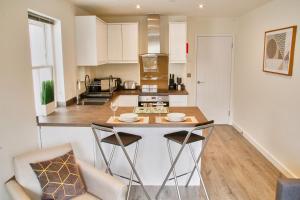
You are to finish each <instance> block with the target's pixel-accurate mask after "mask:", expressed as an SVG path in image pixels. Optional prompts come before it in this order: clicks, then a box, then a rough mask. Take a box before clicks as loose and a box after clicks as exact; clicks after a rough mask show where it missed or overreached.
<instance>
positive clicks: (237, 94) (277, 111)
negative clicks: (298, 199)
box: [233, 0, 300, 177]
mask: <svg viewBox="0 0 300 200" xmlns="http://www.w3.org/2000/svg"><path fill="white" fill-rule="evenodd" d="M299 8H300V1H299V0H285V1H282V0H274V1H271V2H270V3H268V4H266V5H264V6H263V7H260V8H258V9H256V10H254V11H252V12H250V13H248V14H246V15H244V16H242V17H241V18H240V19H239V25H238V34H237V38H236V39H237V40H236V53H235V57H236V62H235V69H234V96H233V97H234V104H233V105H234V108H233V109H234V112H233V114H234V116H233V119H234V124H235V125H236V126H238V127H239V128H240V129H241V130H242V131H243V132H244V135H245V136H246V137H247V138H248V139H249V140H250V141H252V142H253V143H254V144H256V147H258V148H259V149H260V150H261V151H262V152H263V153H264V154H265V155H266V156H267V157H268V158H269V159H271V160H273V163H274V164H275V165H276V166H277V167H278V168H280V169H281V170H283V171H284V172H285V174H287V175H294V176H298V177H300V157H299V152H300V133H299V130H300V123H299V119H300V118H299V114H300V104H299V103H300V90H299V86H300V42H299V39H300V37H299V36H300V35H299V31H298V34H297V40H298V41H297V44H296V49H295V63H294V73H293V76H292V77H286V76H282V75H274V74H270V73H265V72H263V71H262V66H263V48H264V32H265V31H268V30H273V29H277V28H283V27H287V26H291V25H298V30H299V25H300V12H299Z"/></svg>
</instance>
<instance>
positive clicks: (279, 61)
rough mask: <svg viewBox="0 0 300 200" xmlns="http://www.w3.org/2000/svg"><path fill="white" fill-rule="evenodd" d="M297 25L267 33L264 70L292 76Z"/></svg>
mask: <svg viewBox="0 0 300 200" xmlns="http://www.w3.org/2000/svg"><path fill="white" fill-rule="evenodd" d="M296 32H297V26H291V27H287V28H282V29H277V30H272V31H267V32H266V33H265V51H264V66H263V71H264V72H270V73H276V74H283V75H287V76H292V74H293V64H294V51H295V43H296Z"/></svg>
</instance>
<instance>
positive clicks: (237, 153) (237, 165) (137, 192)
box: [130, 125, 284, 200]
mask: <svg viewBox="0 0 300 200" xmlns="http://www.w3.org/2000/svg"><path fill="white" fill-rule="evenodd" d="M202 176H203V179H204V182H205V184H206V188H207V191H208V193H209V196H210V200H274V199H275V190H276V182H277V179H278V178H279V177H284V176H283V175H282V174H281V173H280V172H279V171H278V170H277V169H276V168H275V167H274V166H273V165H272V164H271V163H270V162H269V161H268V160H267V159H266V158H265V157H264V156H263V155H262V154H261V153H260V152H258V151H257V150H256V149H255V148H254V147H253V146H252V145H251V144H250V143H249V142H248V141H247V140H246V139H245V138H243V137H242V136H241V135H240V134H239V133H238V132H237V131H236V130H235V129H234V128H233V127H232V126H228V125H219V126H216V127H215V129H214V134H213V135H212V137H211V140H210V141H209V144H208V146H207V148H206V150H205V152H204V155H203V158H202ZM146 189H147V191H148V192H149V194H150V196H151V198H152V199H155V195H156V193H157V191H158V189H159V187H157V186H146ZM180 191H181V195H182V200H199V199H205V198H204V192H203V189H202V188H201V187H195V186H193V187H188V188H185V187H180ZM130 199H131V200H146V198H145V196H144V194H143V192H142V190H141V188H140V187H139V186H133V188H132V192H131V195H130ZM159 199H161V200H176V199H178V198H177V193H176V189H175V187H173V186H169V187H166V188H165V189H164V190H163V192H162V193H161V196H160V198H159Z"/></svg>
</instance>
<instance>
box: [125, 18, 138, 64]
mask: <svg viewBox="0 0 300 200" xmlns="http://www.w3.org/2000/svg"><path fill="white" fill-rule="evenodd" d="M138 32H139V30H138V24H137V23H134V24H122V38H123V61H125V62H127V63H130V62H132V63H137V62H138V37H139V36H138Z"/></svg>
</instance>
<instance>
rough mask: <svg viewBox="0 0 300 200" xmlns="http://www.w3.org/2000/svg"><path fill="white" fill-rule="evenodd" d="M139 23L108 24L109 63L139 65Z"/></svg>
mask: <svg viewBox="0 0 300 200" xmlns="http://www.w3.org/2000/svg"><path fill="white" fill-rule="evenodd" d="M138 54H139V51H138V23H118V24H108V62H109V63H138Z"/></svg>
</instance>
